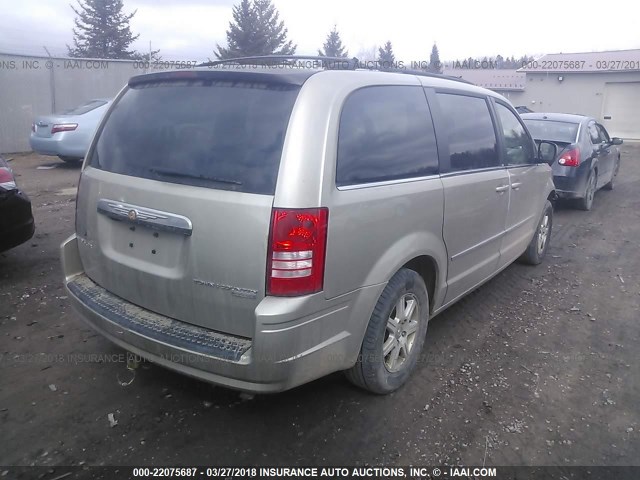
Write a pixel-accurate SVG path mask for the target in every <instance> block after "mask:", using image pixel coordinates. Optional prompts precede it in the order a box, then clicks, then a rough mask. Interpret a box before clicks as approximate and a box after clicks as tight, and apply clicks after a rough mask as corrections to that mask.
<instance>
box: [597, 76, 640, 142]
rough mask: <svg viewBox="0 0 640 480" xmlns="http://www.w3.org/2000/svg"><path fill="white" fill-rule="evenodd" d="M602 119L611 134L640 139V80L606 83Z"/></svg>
mask: <svg viewBox="0 0 640 480" xmlns="http://www.w3.org/2000/svg"><path fill="white" fill-rule="evenodd" d="M602 119H603V122H604V123H603V124H604V126H605V127H606V128H607V130H608V131H609V134H610V135H611V136H613V137H621V138H635V139H640V82H629V83H607V84H605V87H604V104H603V108H602Z"/></svg>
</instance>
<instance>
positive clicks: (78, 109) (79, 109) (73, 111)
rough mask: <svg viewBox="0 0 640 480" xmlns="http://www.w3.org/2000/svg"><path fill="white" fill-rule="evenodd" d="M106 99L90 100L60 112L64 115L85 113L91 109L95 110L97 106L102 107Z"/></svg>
mask: <svg viewBox="0 0 640 480" xmlns="http://www.w3.org/2000/svg"><path fill="white" fill-rule="evenodd" d="M106 104H107V101H106V100H92V101H90V102H87V103H85V104H84V105H80V106H79V107H76V108H72V109H70V110H65V111H64V112H62V113H63V114H65V115H83V114H85V113H89V112H90V111H91V110H95V109H96V108H98V107H102V106H103V105H106Z"/></svg>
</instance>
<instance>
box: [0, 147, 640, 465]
mask: <svg viewBox="0 0 640 480" xmlns="http://www.w3.org/2000/svg"><path fill="white" fill-rule="evenodd" d="M622 152H623V156H622V162H623V163H622V167H621V172H620V177H619V180H618V182H617V185H616V189H615V190H614V191H613V192H607V191H601V192H599V193H598V194H597V195H596V200H595V206H594V209H593V211H592V212H580V211H577V210H573V209H570V208H568V207H567V206H563V205H559V206H558V208H557V211H556V217H555V225H554V234H553V238H552V243H551V247H550V250H549V253H548V257H547V259H546V261H545V262H544V263H543V264H542V265H540V266H538V267H527V266H523V265H512V266H511V267H509V268H508V269H507V270H505V271H504V272H503V273H501V274H500V275H498V276H497V277H496V278H495V279H493V280H492V281H491V282H489V283H487V284H486V285H485V286H483V287H482V288H480V289H479V290H477V291H476V292H474V293H473V294H471V295H470V296H468V297H467V298H466V299H464V300H463V301H461V302H459V303H458V304H457V305H455V306H454V307H452V308H450V309H449V310H448V311H446V312H445V313H443V314H441V315H440V316H438V317H437V318H435V319H434V320H433V322H431V324H430V326H429V332H428V338H427V341H426V344H425V352H424V354H423V356H422V359H421V362H420V364H419V367H418V369H417V371H416V372H415V374H414V376H413V377H412V380H411V382H410V383H409V384H408V385H407V386H405V387H404V388H403V389H401V390H400V391H398V392H396V393H394V394H392V395H389V396H386V397H378V396H371V395H368V394H366V393H364V392H361V391H359V390H357V389H356V388H354V387H352V386H351V385H350V384H349V383H348V382H347V381H346V380H345V379H344V378H343V376H342V375H340V374H336V375H332V376H329V377H327V378H324V379H321V380H318V381H316V382H313V383H311V384H308V385H305V386H303V387H300V388H297V389H295V390H293V391H290V392H286V393H283V394H279V395H272V396H257V397H250V396H246V395H240V394H238V393H236V392H233V391H229V390H225V389H223V388H218V387H214V386H211V385H208V384H205V383H202V382H199V381H196V380H193V379H189V378H186V377H183V376H181V375H179V374H176V373H172V372H170V371H167V370H164V369H162V368H160V367H157V366H154V365H153V364H149V363H144V364H142V365H141V366H140V367H139V368H138V369H137V370H136V372H135V376H133V375H132V372H131V371H129V370H127V368H126V361H125V354H124V352H123V351H122V350H120V349H119V348H117V347H115V346H114V345H112V344H110V343H109V342H108V341H107V340H105V339H103V338H102V337H100V336H99V335H97V334H95V333H94V332H93V331H92V330H90V329H89V328H88V327H86V326H85V325H84V324H83V323H81V321H80V320H79V319H77V318H76V317H75V314H74V313H73V312H72V310H71V308H70V305H69V303H68V299H67V298H66V294H65V291H64V289H63V287H62V278H61V272H60V266H59V258H58V257H59V251H58V246H59V245H60V243H61V242H62V240H63V239H64V238H66V237H67V236H68V235H70V234H71V233H72V231H73V226H74V219H73V215H74V206H75V204H74V201H75V187H76V185H77V179H78V174H79V168H78V167H77V166H69V165H66V164H63V163H62V162H59V161H58V160H57V159H54V158H48V157H41V156H38V155H6V157H13V160H12V162H11V165H12V167H13V168H14V170H15V172H16V173H17V174H18V182H19V184H20V186H21V187H22V188H23V190H25V191H26V192H27V193H28V194H29V195H30V196H31V199H32V201H33V207H34V215H35V219H36V225H37V230H36V234H35V236H34V237H33V239H32V240H30V241H29V242H27V243H26V244H24V245H22V246H20V247H18V248H15V249H13V250H11V251H8V252H5V253H3V254H0V431H1V432H2V435H0V465H5V466H6V465H42V466H57V465H79V464H80V465H111V464H115V465H132V464H133V465H135V464H147V465H152V464H162V465H192V464H201V465H202V464H210V465H217V464H241V465H253V464H257V465H262V464H275V465H281V464H287V465H294V464H320V465H323V464H324V465H326V464H328V463H330V464H354V463H357V464H365V463H366V464H385V465H409V464H414V465H415V464H423V465H430V464H432V465H440V464H463V465H478V464H483V463H485V464H486V465H558V466H570V465H640V411H639V410H640V409H639V405H640V371H639V368H638V365H639V364H640V361H639V360H640V342H639V340H640V323H639V322H638V312H639V310H640V308H639V307H640V255H639V254H638V248H639V247H640V161H639V160H640V144H637V143H636V144H625V145H623V146H622ZM49 166H53V167H55V168H46V167H49ZM42 167H45V168H42Z"/></svg>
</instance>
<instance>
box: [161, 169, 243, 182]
mask: <svg viewBox="0 0 640 480" xmlns="http://www.w3.org/2000/svg"><path fill="white" fill-rule="evenodd" d="M149 170H150V171H151V172H154V173H158V174H160V175H166V176H167V177H183V178H196V179H198V180H207V181H210V182H218V183H229V184H232V185H242V182H239V181H237V180H229V179H226V178H219V177H210V176H207V175H201V174H198V173H189V172H181V171H178V170H171V169H170V168H162V167H154V168H150V169H149Z"/></svg>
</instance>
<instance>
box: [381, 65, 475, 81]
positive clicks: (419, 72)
mask: <svg viewBox="0 0 640 480" xmlns="http://www.w3.org/2000/svg"><path fill="white" fill-rule="evenodd" d="M382 71H383V72H392V73H404V74H406V75H416V76H418V77H431V78H443V79H445V80H453V81H454V82H460V83H466V84H468V85H475V83H472V82H469V81H468V80H464V79H462V78H460V77H454V76H452V75H445V74H444V73H433V72H425V71H424V70H415V69H406V68H391V69H384V70H382Z"/></svg>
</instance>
